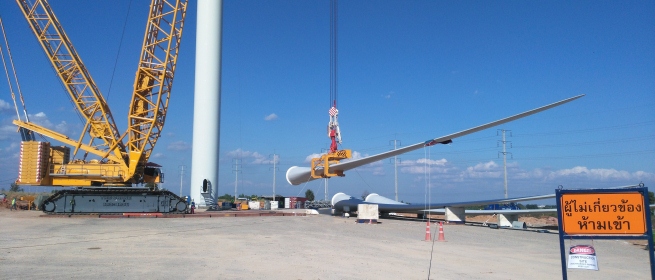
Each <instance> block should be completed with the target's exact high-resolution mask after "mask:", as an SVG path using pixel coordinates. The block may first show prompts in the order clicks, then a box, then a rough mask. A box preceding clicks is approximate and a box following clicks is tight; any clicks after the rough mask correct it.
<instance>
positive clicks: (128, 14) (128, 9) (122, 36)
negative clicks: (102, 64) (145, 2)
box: [107, 0, 132, 100]
mask: <svg viewBox="0 0 655 280" xmlns="http://www.w3.org/2000/svg"><path fill="white" fill-rule="evenodd" d="M131 8H132V0H130V4H129V5H128V6H127V14H126V15H125V21H124V22H123V32H122V33H121V40H120V41H119V42H118V52H117V53H116V59H115V60H114V69H113V70H112V71H111V79H110V80H109V89H108V90H107V100H109V95H110V94H111V86H112V85H113V84H114V75H115V74H116V65H118V58H119V57H120V55H121V47H122V46H123V38H125V29H126V27H127V20H128V18H129V17H130V10H131Z"/></svg>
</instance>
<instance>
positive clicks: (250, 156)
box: [227, 148, 280, 164]
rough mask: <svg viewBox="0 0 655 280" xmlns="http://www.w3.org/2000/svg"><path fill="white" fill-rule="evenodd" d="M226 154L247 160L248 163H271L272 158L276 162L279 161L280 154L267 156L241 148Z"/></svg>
mask: <svg viewBox="0 0 655 280" xmlns="http://www.w3.org/2000/svg"><path fill="white" fill-rule="evenodd" d="M227 156H228V157H232V158H240V159H242V160H246V161H248V163H251V164H273V161H274V160H275V162H276V163H279V162H280V155H275V156H273V157H267V156H264V155H262V154H260V153H258V152H251V151H244V150H241V148H239V149H236V150H234V151H229V152H227Z"/></svg>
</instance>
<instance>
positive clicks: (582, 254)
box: [568, 245, 598, 270]
mask: <svg viewBox="0 0 655 280" xmlns="http://www.w3.org/2000/svg"><path fill="white" fill-rule="evenodd" d="M568 267H569V268H580V269H591V270H598V261H597V260H596V250H594V247H592V246H589V245H577V246H571V248H569V265H568Z"/></svg>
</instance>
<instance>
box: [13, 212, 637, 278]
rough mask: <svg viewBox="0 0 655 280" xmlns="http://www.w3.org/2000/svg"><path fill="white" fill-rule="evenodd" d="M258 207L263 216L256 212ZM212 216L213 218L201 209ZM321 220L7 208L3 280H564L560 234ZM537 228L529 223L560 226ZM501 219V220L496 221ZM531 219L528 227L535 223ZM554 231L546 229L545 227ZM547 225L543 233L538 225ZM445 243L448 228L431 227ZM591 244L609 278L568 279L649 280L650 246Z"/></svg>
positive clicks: (576, 274) (578, 274)
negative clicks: (66, 213)
mask: <svg viewBox="0 0 655 280" xmlns="http://www.w3.org/2000/svg"><path fill="white" fill-rule="evenodd" d="M252 211H256V210H252ZM199 212H203V210H199ZM320 212H321V213H322V214H320V215H307V216H302V215H297V216H247V217H216V216H214V217H211V218H210V217H209V216H208V215H205V216H204V217H203V218H193V219H190V218H177V219H162V218H124V219H102V218H97V217H88V216H87V217H77V216H73V217H71V218H56V219H52V218H47V217H42V213H41V212H38V211H9V210H8V209H7V208H4V207H3V208H0V279H34V278H45V279H62V278H66V279H71V278H73V279H77V278H84V279H110V278H111V279H117V278H120V279H190V278H202V279H264V278H266V279H428V278H430V279H560V278H561V277H562V273H561V263H560V251H559V238H558V235H557V230H547V231H548V233H539V232H537V231H534V230H527V231H525V230H510V229H490V228H489V227H486V226H482V224H481V223H482V222H484V221H485V220H488V218H489V217H478V218H471V219H469V220H471V221H474V220H482V221H479V223H471V224H467V225H454V224H444V237H445V240H446V242H434V243H433V242H427V241H425V235H426V223H425V222H422V221H418V220H416V219H381V220H380V223H378V224H358V223H356V222H355V221H356V219H355V218H342V217H333V216H330V215H329V214H327V212H329V211H328V210H322V211H320ZM541 219H546V221H541V220H535V221H533V222H530V224H531V225H537V224H547V223H549V222H552V220H551V221H548V218H541ZM489 222H491V221H489ZM526 223H528V222H526ZM545 226H546V227H545V228H548V225H545ZM537 229H539V228H537ZM431 234H432V236H431V237H433V238H437V235H438V226H437V224H432V225H431ZM634 243H635V242H634V241H629V240H628V241H626V240H593V241H592V240H572V241H571V240H567V241H566V247H567V248H568V246H570V245H577V244H589V245H593V246H594V247H595V249H596V253H597V257H598V267H599V271H591V270H582V269H569V270H568V276H569V279H648V278H650V267H649V258H648V251H647V250H645V249H644V246H636V245H634Z"/></svg>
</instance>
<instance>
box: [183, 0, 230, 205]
mask: <svg viewBox="0 0 655 280" xmlns="http://www.w3.org/2000/svg"><path fill="white" fill-rule="evenodd" d="M222 16H223V1H222V0H198V13H197V26H196V69H195V70H196V73H195V75H196V77H195V78H196V79H195V85H194V87H195V89H194V101H193V154H192V157H193V158H192V161H191V162H192V167H191V198H192V199H193V200H194V201H195V202H196V204H198V205H205V201H204V200H203V198H202V195H201V191H202V185H203V180H204V179H207V180H208V181H209V182H210V183H211V185H212V186H213V187H212V196H213V197H215V198H216V197H218V154H219V142H220V116H221V114H220V108H221V53H222V51H221V39H222Z"/></svg>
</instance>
